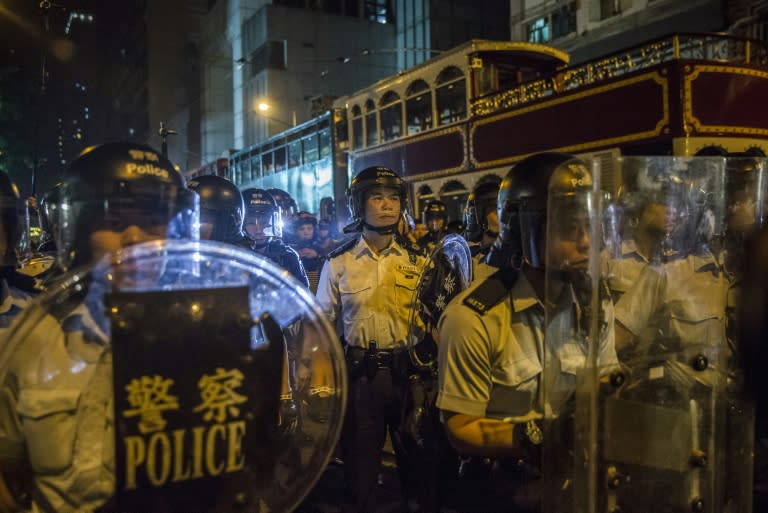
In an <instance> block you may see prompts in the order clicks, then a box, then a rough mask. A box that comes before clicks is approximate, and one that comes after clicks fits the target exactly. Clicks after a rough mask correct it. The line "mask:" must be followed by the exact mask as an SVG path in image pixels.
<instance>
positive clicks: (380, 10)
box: [365, 0, 395, 23]
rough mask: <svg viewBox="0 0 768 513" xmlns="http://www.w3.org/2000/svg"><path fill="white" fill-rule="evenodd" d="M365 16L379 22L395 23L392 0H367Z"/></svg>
mask: <svg viewBox="0 0 768 513" xmlns="http://www.w3.org/2000/svg"><path fill="white" fill-rule="evenodd" d="M365 18H366V19H368V20H371V21H375V22H378V23H394V22H395V17H394V10H393V9H392V5H391V0H365Z"/></svg>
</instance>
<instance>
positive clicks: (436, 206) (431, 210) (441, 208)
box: [421, 200, 448, 225]
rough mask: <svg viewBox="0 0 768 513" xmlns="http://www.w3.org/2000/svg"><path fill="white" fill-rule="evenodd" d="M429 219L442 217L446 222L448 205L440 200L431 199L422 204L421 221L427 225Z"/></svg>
mask: <svg viewBox="0 0 768 513" xmlns="http://www.w3.org/2000/svg"><path fill="white" fill-rule="evenodd" d="M430 219H442V220H443V223H447V222H448V207H446V206H445V203H443V202H442V201H440V200H431V201H428V202H427V204H426V205H424V210H422V211H421V222H422V223H424V224H426V225H428V224H429V220H430Z"/></svg>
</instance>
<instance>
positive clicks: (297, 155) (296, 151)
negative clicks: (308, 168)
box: [288, 141, 301, 167]
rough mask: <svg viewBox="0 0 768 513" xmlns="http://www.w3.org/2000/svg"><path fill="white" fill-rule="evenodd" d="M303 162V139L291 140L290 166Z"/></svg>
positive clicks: (289, 147) (289, 145) (289, 149)
mask: <svg viewBox="0 0 768 513" xmlns="http://www.w3.org/2000/svg"><path fill="white" fill-rule="evenodd" d="M300 164H301V141H291V143H290V144H288V167H296V166H298V165H300Z"/></svg>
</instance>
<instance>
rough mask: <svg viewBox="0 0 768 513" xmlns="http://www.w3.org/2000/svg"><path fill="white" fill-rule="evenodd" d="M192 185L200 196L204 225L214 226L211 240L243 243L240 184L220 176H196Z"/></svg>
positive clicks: (191, 187)
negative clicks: (241, 241)
mask: <svg viewBox="0 0 768 513" xmlns="http://www.w3.org/2000/svg"><path fill="white" fill-rule="evenodd" d="M189 188H190V189H191V190H193V191H195V192H196V193H197V194H198V195H199V196H200V224H211V225H213V231H212V232H211V235H210V238H211V240H214V241H218V242H228V243H233V242H239V241H240V240H241V239H242V236H243V210H244V207H243V196H242V195H241V194H240V189H238V188H237V186H236V185H235V184H234V183H232V182H230V181H229V180H227V179H226V178H223V177H221V176H216V175H202V176H196V177H194V178H192V179H191V180H190V181H189Z"/></svg>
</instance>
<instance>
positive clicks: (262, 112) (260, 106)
mask: <svg viewBox="0 0 768 513" xmlns="http://www.w3.org/2000/svg"><path fill="white" fill-rule="evenodd" d="M271 109H272V106H271V105H270V104H269V103H268V102H266V101H264V100H257V101H256V112H257V113H258V115H259V116H261V117H263V118H264V119H268V120H269V121H274V122H275V123H280V124H282V125H284V126H286V127H288V128H293V127H295V126H296V111H295V110H292V111H291V122H290V123H288V122H287V121H283V120H282V119H277V118H273V117H272V116H270V115H269V114H267V113H268V112H269V111H270V110H271Z"/></svg>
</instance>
